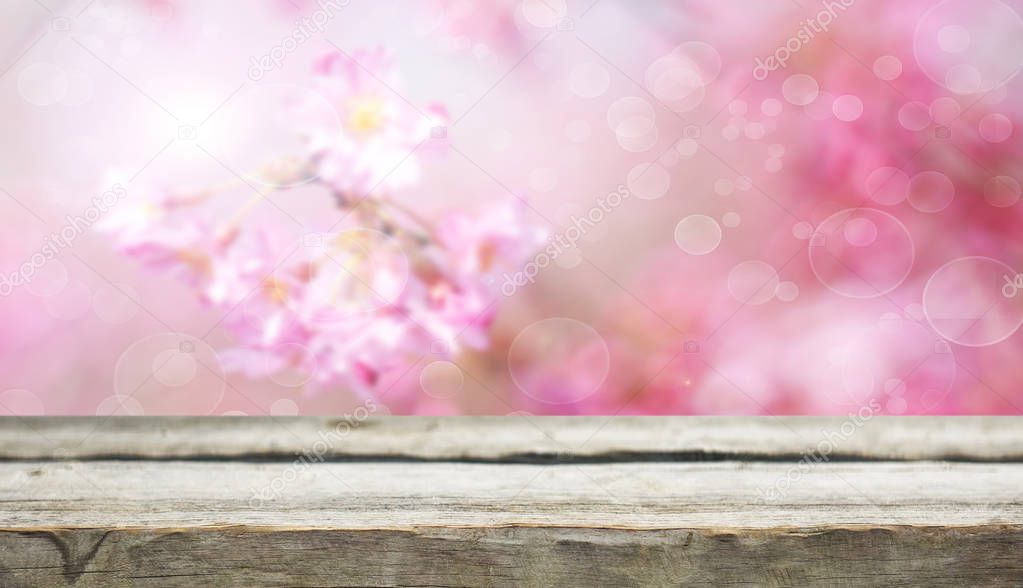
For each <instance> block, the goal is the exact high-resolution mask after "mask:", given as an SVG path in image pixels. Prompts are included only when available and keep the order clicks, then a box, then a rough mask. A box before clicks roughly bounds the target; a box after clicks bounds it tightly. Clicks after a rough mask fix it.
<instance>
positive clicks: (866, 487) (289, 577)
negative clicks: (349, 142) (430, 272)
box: [0, 418, 1023, 587]
mask: <svg viewBox="0 0 1023 588" xmlns="http://www.w3.org/2000/svg"><path fill="white" fill-rule="evenodd" d="M336 422H337V419H273V420H270V419H251V420H246V419H232V420H226V421H221V420H212V419H190V418H182V419H149V418H147V419H137V420H124V419H109V420H106V419H35V420H30V419H0V586H5V587H6V586H197V585H203V586H365V585H371V586H394V585H416V586H426V585H429V586H489V585H494V586H547V585H556V586H604V585H607V586H636V585H658V586H662V585H676V586H677V585H687V586H688V585H707V586H711V585H713V586H721V585H729V584H743V585H753V586H807V585H827V586H835V585H837V586H846V585H848V586H858V585H882V584H883V585H891V586H910V585H931V586H944V585H948V586H953V585H954V586H964V585H966V586H985V585H990V586H1004V585H1023V462H1021V461H1020V459H1019V457H1020V453H1021V451H1023V448H1021V439H1023V432H1021V431H1023V420H1021V419H986V418H979V419H956V418H952V419H943V418H927V419H880V418H875V419H872V420H870V421H869V422H867V423H863V424H862V425H861V426H858V427H857V428H856V429H855V431H853V433H852V434H851V435H849V436H845V435H843V434H842V433H841V430H842V425H843V423H844V422H845V419H740V418H737V419H731V418H730V419H721V420H717V419H687V418H678V419H633V418H625V419H612V420H610V421H608V420H607V419H602V418H584V419H533V418H530V419H529V420H526V419H521V418H520V419H506V420H500V419H478V418H470V419H427V418H423V419H408V418H405V419H392V418H386V419H371V420H369V421H365V422H361V423H359V424H358V425H357V426H356V427H355V428H353V429H352V430H350V431H346V432H345V434H344V435H342V434H341V432H339V431H338V429H337V428H336V427H335V425H336ZM341 431H344V429H343V428H342V429H341ZM324 435H326V437H324ZM331 435H333V436H331ZM519 436H520V437H519ZM324 439H329V442H328V441H325V440H324ZM825 440H830V445H828V444H824V445H822V444H821V442H822V441H825ZM895 444H898V446H897V447H896V446H894V445H895ZM807 451H809V452H810V453H808V454H806V455H809V457H808V458H805V459H804V457H803V456H804V454H805V452H807Z"/></svg>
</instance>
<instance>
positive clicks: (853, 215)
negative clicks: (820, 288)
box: [809, 208, 916, 298]
mask: <svg viewBox="0 0 1023 588" xmlns="http://www.w3.org/2000/svg"><path fill="white" fill-rule="evenodd" d="M809 256H810V267H811V269H812V270H813V273H814V275H815V276H817V279H818V280H819V281H820V282H821V283H822V284H823V285H824V286H826V287H827V288H829V289H830V290H831V291H833V292H835V293H837V294H841V295H843V296H847V297H849V298H873V297H876V296H881V295H884V294H887V293H888V292H891V291H892V290H894V289H895V288H897V287H898V286H899V285H900V284H901V283H902V282H903V280H905V279H906V277H907V276H908V275H909V272H910V270H911V269H912V267H913V262H914V260H915V256H916V253H915V248H914V245H913V239H912V238H911V236H910V234H909V231H908V230H907V229H906V226H905V225H903V224H902V222H901V221H899V219H897V218H895V217H894V216H892V215H890V214H888V213H886V212H882V211H880V210H874V209H871V208H849V209H846V210H842V211H839V212H837V213H835V214H833V215H831V216H830V217H828V218H827V219H826V220H824V222H822V223H821V224H820V226H818V227H817V229H816V231H815V232H814V234H813V236H811V237H810V247H809Z"/></svg>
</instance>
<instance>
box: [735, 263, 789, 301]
mask: <svg viewBox="0 0 1023 588" xmlns="http://www.w3.org/2000/svg"><path fill="white" fill-rule="evenodd" d="M777 290H778V272H777V271H776V270H775V269H774V267H773V266H772V265H771V264H769V263H766V262H763V261H756V260H753V261H744V262H742V263H740V264H738V265H736V266H735V267H733V268H732V270H731V271H730V272H728V293H729V294H731V295H732V298H734V299H736V300H738V301H739V302H741V303H743V304H764V303H765V302H768V301H769V300H771V299H772V298H774V295H775V292H777Z"/></svg>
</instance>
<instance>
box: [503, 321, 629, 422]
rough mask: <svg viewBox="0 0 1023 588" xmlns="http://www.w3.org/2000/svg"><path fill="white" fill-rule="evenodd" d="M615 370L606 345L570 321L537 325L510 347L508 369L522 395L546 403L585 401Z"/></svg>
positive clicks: (585, 326) (582, 325) (588, 328)
mask: <svg viewBox="0 0 1023 588" xmlns="http://www.w3.org/2000/svg"><path fill="white" fill-rule="evenodd" d="M610 366H611V356H610V351H609V350H608V346H607V342H606V341H604V338H603V337H602V336H601V335H600V333H598V332H597V331H596V329H594V328H593V327H591V326H590V325H588V324H586V323H584V322H581V321H578V320H575V319H571V318H564V317H555V318H548V319H543V320H540V321H537V322H535V323H533V324H531V325H529V326H528V327H526V328H525V329H523V330H522V331H521V332H520V333H519V334H518V336H516V337H515V340H514V341H512V344H511V347H510V348H509V349H508V370H509V372H510V374H511V378H512V381H514V382H515V385H516V386H517V387H518V388H519V390H521V391H522V393H523V394H525V395H526V396H528V397H530V398H532V399H533V400H536V401H538V402H542V403H545V404H569V403H574V402H579V401H582V400H585V399H586V398H587V397H589V396H591V395H593V394H594V393H596V392H597V390H598V389H600V387H601V385H603V383H604V380H605V379H606V378H607V374H608V371H609V370H610Z"/></svg>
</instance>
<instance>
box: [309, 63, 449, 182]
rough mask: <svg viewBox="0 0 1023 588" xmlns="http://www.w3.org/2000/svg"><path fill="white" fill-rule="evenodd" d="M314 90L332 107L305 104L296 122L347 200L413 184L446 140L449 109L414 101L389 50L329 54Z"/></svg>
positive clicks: (326, 176)
mask: <svg viewBox="0 0 1023 588" xmlns="http://www.w3.org/2000/svg"><path fill="white" fill-rule="evenodd" d="M314 88H315V89H316V90H318V91H319V93H320V95H322V97H324V98H326V99H327V102H328V103H329V108H325V107H324V105H323V104H322V103H321V102H320V101H319V100H306V101H302V102H300V103H298V104H296V105H295V112H296V120H297V124H298V126H299V127H300V129H299V130H300V132H301V133H302V135H303V136H304V137H305V138H306V140H307V142H308V149H309V152H310V155H311V156H312V158H313V159H314V160H315V162H316V166H317V173H318V176H319V177H320V179H322V181H323V182H325V183H326V184H327V185H329V186H330V187H331V188H332V189H333V190H334V191H335V192H336V193H338V194H340V195H342V196H343V197H345V198H346V199H348V200H353V199H358V198H362V197H364V196H367V195H369V193H370V192H372V191H374V190H376V189H379V190H381V191H384V192H393V191H394V190H397V189H400V188H404V187H407V186H409V185H411V184H412V183H414V182H415V181H416V180H418V179H419V174H420V171H419V170H420V160H421V159H422V158H423V156H424V155H425V154H427V153H428V152H430V151H435V150H436V149H437V148H438V147H442V146H443V144H444V138H445V133H446V131H445V125H446V124H447V123H448V116H447V113H446V112H445V110H444V108H443V107H441V106H440V105H437V104H431V105H429V106H427V107H426V108H425V109H422V110H421V109H419V108H417V107H415V106H413V105H412V104H411V103H409V102H408V101H407V99H405V98H404V96H403V94H402V92H403V90H402V87H401V83H400V79H399V78H398V75H397V70H396V69H395V67H394V65H393V64H392V61H391V58H390V56H389V55H388V54H387V53H386V52H385V51H384V50H383V49H376V50H372V51H363V50H359V51H354V52H353V53H352V54H351V55H350V56H349V55H345V54H342V53H339V52H337V51H334V52H332V53H329V54H327V55H325V56H324V57H322V58H321V59H320V60H319V61H318V62H317V64H316V68H315V80H314ZM435 129H436V130H435Z"/></svg>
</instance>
